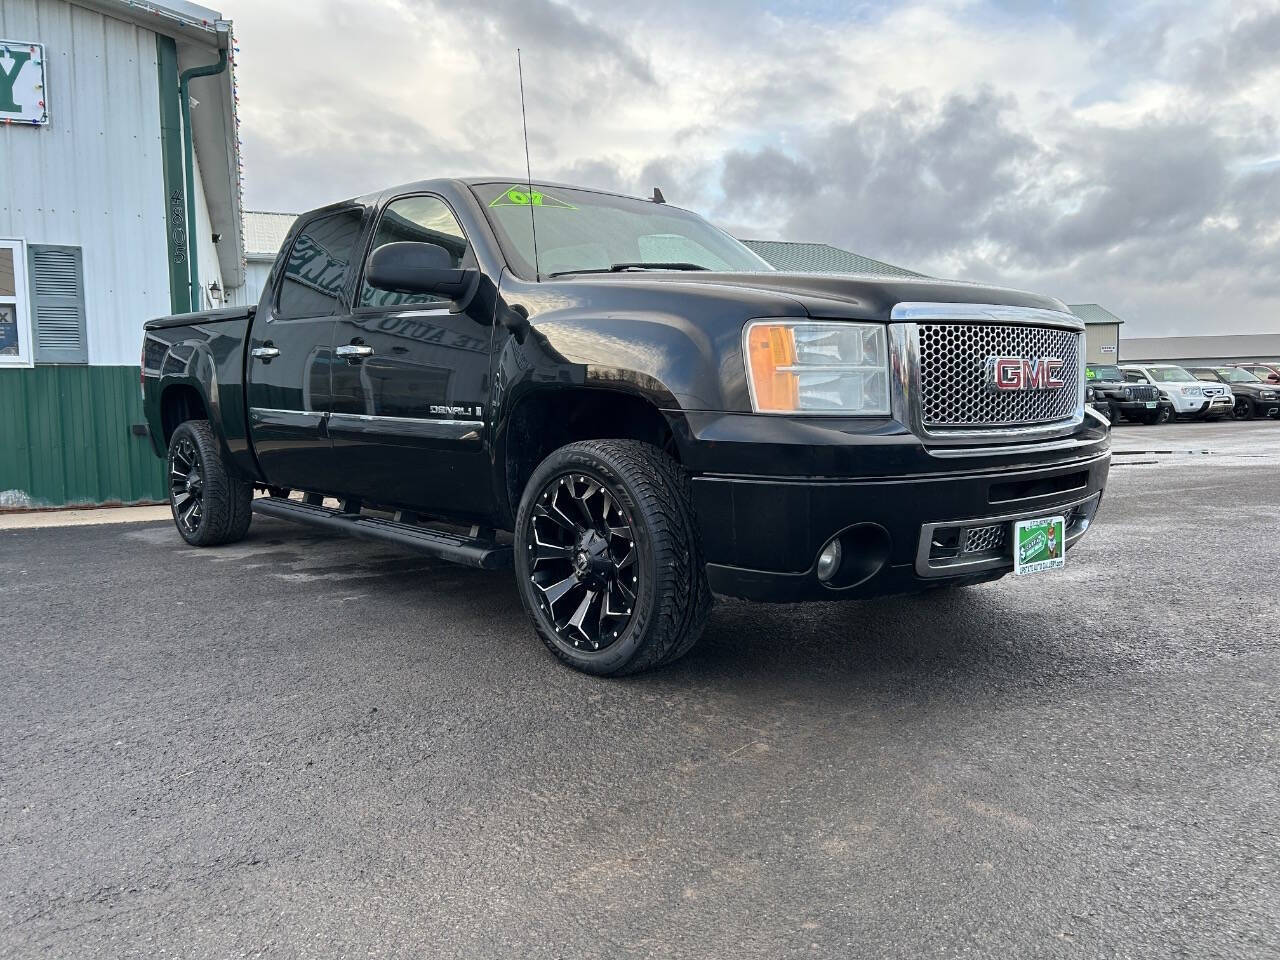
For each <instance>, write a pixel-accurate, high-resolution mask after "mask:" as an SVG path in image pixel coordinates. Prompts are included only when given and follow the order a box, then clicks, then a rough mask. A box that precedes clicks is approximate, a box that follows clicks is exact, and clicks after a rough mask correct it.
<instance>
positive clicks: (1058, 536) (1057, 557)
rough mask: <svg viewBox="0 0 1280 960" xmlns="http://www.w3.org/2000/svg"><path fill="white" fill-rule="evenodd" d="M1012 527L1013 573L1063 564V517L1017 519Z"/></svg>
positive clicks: (1042, 570) (1065, 540)
mask: <svg viewBox="0 0 1280 960" xmlns="http://www.w3.org/2000/svg"><path fill="white" fill-rule="evenodd" d="M1013 530H1014V535H1013V571H1014V573H1016V574H1018V575H1020V576H1021V575H1024V574H1028V573H1042V572H1044V571H1045V570H1056V569H1058V568H1059V567H1062V566H1064V565H1065V564H1066V553H1067V537H1066V523H1065V521H1064V519H1063V518H1062V517H1040V518H1038V519H1036V520H1019V521H1018V522H1017V523H1016V524H1014V528H1013Z"/></svg>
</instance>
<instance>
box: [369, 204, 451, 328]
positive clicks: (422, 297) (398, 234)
mask: <svg viewBox="0 0 1280 960" xmlns="http://www.w3.org/2000/svg"><path fill="white" fill-rule="evenodd" d="M401 241H416V242H418V243H434V244H436V245H437V246H440V247H444V248H445V250H447V251H448V252H449V258H450V264H451V266H453V267H455V268H456V267H460V266H462V265H463V262H464V261H465V260H467V259H468V248H467V237H466V234H464V233H463V232H462V226H461V224H459V223H458V219H457V218H456V217H455V216H454V215H453V211H452V210H450V209H449V207H448V205H447V204H445V202H444V201H443V200H441V199H440V198H439V197H402V198H401V199H399V200H393V201H392V202H391V203H389V204H387V209H386V210H385V211H384V212H383V214H382V219H381V220H379V221H378V230H377V232H376V233H375V234H374V237H373V245H372V246H371V247H370V248H369V255H370V256H372V255H373V251H375V250H377V249H378V248H379V247H381V246H382V245H384V244H387V243H397V242H401ZM365 269H366V271H367V270H368V262H367V261H366V264H365ZM445 299H447V298H445V297H438V296H435V295H434V294H429V293H393V292H392V291H390V290H378V289H375V288H374V287H371V286H369V283H368V281H365V280H362V281H361V283H360V301H359V302H360V306H362V307H399V306H404V305H405V304H411V303H438V302H440V301H442V300H445Z"/></svg>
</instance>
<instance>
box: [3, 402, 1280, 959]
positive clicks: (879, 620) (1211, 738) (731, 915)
mask: <svg viewBox="0 0 1280 960" xmlns="http://www.w3.org/2000/svg"><path fill="white" fill-rule="evenodd" d="M1115 448H1116V450H1117V451H1118V452H1119V453H1118V456H1117V462H1116V465H1115V466H1114V467H1113V469H1112V480H1111V486H1110V487H1109V489H1108V493H1107V497H1106V501H1105V503H1104V505H1103V508H1102V512H1101V515H1100V518H1099V524H1098V526H1097V528H1096V529H1095V530H1094V531H1093V532H1091V533H1090V534H1089V536H1088V537H1086V538H1085V539H1084V541H1082V542H1081V544H1080V546H1079V547H1078V548H1077V549H1075V550H1074V551H1072V553H1071V555H1070V556H1069V559H1068V564H1067V567H1066V569H1065V570H1064V571H1062V572H1061V573H1060V574H1057V575H1052V574H1047V575H1043V576H1040V577H1033V578H1028V579H1024V580H1021V581H1015V580H1014V579H1013V578H1008V579H1006V580H1003V581H1001V582H999V583H997V584H991V585H987V586H983V587H977V588H971V589H968V590H958V591H952V592H947V593H938V594H931V595H926V596H921V597H916V598H906V599H898V600H886V601H877V602H873V603H866V604H852V605H798V606H779V607H762V606H751V605H747V604H742V603H737V602H732V601H725V602H722V603H721V604H720V605H719V606H718V607H717V610H716V612H715V614H714V616H713V618H712V621H711V624H710V626H709V628H708V630H707V633H706V636H705V639H704V640H703V642H702V644H701V645H700V646H699V647H698V648H697V649H696V650H695V651H694V652H693V653H692V654H691V655H690V656H689V657H688V658H686V659H685V660H683V661H681V662H679V663H677V664H676V665H675V666H673V667H671V668H668V669H666V670H663V671H659V672H657V673H654V674H650V675H645V676H641V677H638V678H634V679H629V680H623V681H601V680H596V679H592V678H590V677H587V676H583V675H580V674H577V673H573V672H571V671H568V670H565V669H564V668H562V667H560V666H559V665H557V664H556V662H555V661H554V660H553V659H552V658H551V657H550V656H549V655H548V654H547V653H546V652H545V650H544V649H543V648H542V646H541V645H540V644H539V643H538V642H537V640H536V639H535V638H534V636H533V635H532V631H531V630H530V628H529V626H528V624H527V623H526V621H525V618H524V614H523V612H522V611H521V609H520V605H519V602H518V599H517V597H516V594H515V591H514V589H513V586H512V584H511V579H510V575H509V574H491V573H482V572H479V571H474V570H469V569H462V568H457V567H452V566H448V565H445V564H441V563H437V562H434V561H428V560H422V559H419V558H416V557H413V556H409V555H404V554H400V553H397V552H395V551H392V550H389V549H386V548H384V547H381V546H377V545H371V544H367V543H362V542H358V541H348V540H342V539H333V538H330V537H327V536H324V535H321V534H317V533H315V532H313V531H311V530H308V529H305V528H298V527H293V526H289V525H286V524H283V523H278V522H272V521H263V520H259V521H257V522H256V523H255V526H254V528H253V530H252V531H251V533H250V536H249V538H248V539H247V540H245V541H244V542H242V543H240V544H236V545H234V546H231V547H226V548H220V549H216V550H208V551H196V550H192V549H189V548H187V547H185V546H183V545H182V544H181V542H180V540H179V538H178V536H177V534H176V533H175V532H174V530H173V529H172V526H171V525H170V524H168V523H143V524H124V525H115V526H112V525H104V526H90V527H65V528H51V529H23V530H5V531H0V601H2V602H3V604H4V610H5V618H4V624H5V626H4V630H3V634H2V638H0V677H3V680H0V684H3V693H2V695H0V822H2V823H3V836H4V845H5V848H6V850H7V853H6V856H5V857H4V859H3V861H2V862H0V888H2V889H3V890H4V893H5V897H4V905H3V907H2V908H0V911H2V912H0V955H3V956H37V955H44V956H58V957H75V956H113V957H126V956H139V957H141V956H147V957H158V956H183V957H225V956H228V955H256V954H258V953H264V954H276V955H278V954H289V955H307V956H314V957H326V956H350V955H389V956H406V957H423V956H441V957H445V956H465V957H485V958H491V957H505V956H521V957H577V956H622V955H635V956H651V955H657V956H680V957H685V956H687V957H757V956H758V957H785V956H839V957H851V956H875V957H882V956H896V955H919V956H993V957H1009V956H1027V955H1032V954H1035V955H1048V956H1054V955H1060V956H1179V955H1188V956H1196V957H1208V956H1231V957H1237V956H1239V957H1245V956H1267V955H1275V953H1276V952H1277V951H1280V746H1278V744H1277V740H1276V718H1277V716H1280V690H1278V689H1277V677H1280V643H1278V642H1277V641H1278V640H1280V600H1278V599H1277V593H1278V591H1277V588H1276V580H1277V564H1276V559H1277V553H1278V551H1277V547H1276V544H1277V542H1278V541H1280V521H1278V520H1277V514H1276V490H1277V481H1278V479H1280V424H1275V423H1248V424H1237V423H1223V424H1216V425H1211V424H1197V423H1189V424H1171V425H1166V426H1162V427H1153V428H1144V427H1124V428H1121V429H1119V430H1117V431H1116V434H1115Z"/></svg>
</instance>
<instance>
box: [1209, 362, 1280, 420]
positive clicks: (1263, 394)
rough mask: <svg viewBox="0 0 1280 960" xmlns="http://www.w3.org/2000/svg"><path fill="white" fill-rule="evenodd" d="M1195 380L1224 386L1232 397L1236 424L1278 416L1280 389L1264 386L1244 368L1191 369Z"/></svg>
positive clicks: (1268, 385)
mask: <svg viewBox="0 0 1280 960" xmlns="http://www.w3.org/2000/svg"><path fill="white" fill-rule="evenodd" d="M1189 369H1190V370H1191V372H1192V373H1193V374H1194V375H1195V378H1196V379H1197V380H1204V381H1206V382H1208V383H1225V384H1226V385H1227V386H1229V387H1230V388H1231V392H1232V394H1234V395H1235V406H1234V407H1233V408H1232V412H1233V413H1234V414H1235V418H1236V419H1237V420H1252V419H1253V418H1254V417H1274V416H1277V415H1280V387H1277V386H1273V385H1272V384H1269V383H1264V382H1263V381H1262V380H1260V379H1258V378H1257V377H1255V376H1254V375H1253V374H1252V373H1250V372H1249V371H1248V370H1245V369H1244V368H1243V367H1190V368H1189Z"/></svg>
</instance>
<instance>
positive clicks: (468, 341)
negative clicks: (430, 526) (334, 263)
mask: <svg viewBox="0 0 1280 960" xmlns="http://www.w3.org/2000/svg"><path fill="white" fill-rule="evenodd" d="M406 240H407V241H420V242H421V241H425V242H430V243H435V244H438V245H440V246H442V247H444V248H445V249H446V250H448V251H449V252H450V254H452V257H453V263H454V265H455V266H466V267H471V266H475V258H474V256H473V254H472V251H471V249H470V245H469V244H468V242H467V238H466V236H465V234H464V233H463V230H462V227H461V225H460V224H459V223H458V219H457V217H455V216H454V214H453V212H452V211H451V210H450V208H449V206H448V205H447V204H446V203H445V202H444V201H443V200H442V199H440V198H439V197H436V196H433V195H426V194H423V195H416V196H406V197H398V198H396V199H394V200H392V201H390V202H389V203H388V204H387V205H386V207H385V209H384V210H383V211H382V214H381V216H380V218H379V220H378V224H377V227H376V229H375V231H374V233H373V238H372V240H371V242H370V244H369V249H368V252H369V253H372V251H373V250H376V249H377V248H378V247H379V246H381V245H382V244H385V243H392V242H395V241H406ZM366 263H367V258H366ZM491 319H492V318H491V317H483V316H474V315H473V314H472V313H469V312H460V311H459V309H458V305H457V304H455V303H453V302H451V301H448V300H445V299H442V298H440V297H435V296H430V295H427V294H399V293H389V292H387V291H383V290H376V289H374V288H373V287H371V286H369V285H368V284H367V283H365V282H364V280H363V277H361V279H360V280H359V282H358V286H357V294H356V297H355V307H354V309H353V310H352V311H351V313H350V314H349V315H347V316H343V317H341V318H339V320H338V323H337V326H336V328H335V330H334V344H335V354H336V355H335V358H334V367H333V412H332V415H331V416H330V418H329V435H330V437H331V438H332V440H333V455H334V464H335V467H336V469H337V470H338V471H339V472H340V474H341V476H342V481H343V483H344V484H346V485H347V486H348V487H350V488H351V489H350V491H349V492H350V493H352V494H354V495H356V496H359V497H362V498H364V499H366V500H367V501H369V502H374V503H379V504H383V505H389V506H397V507H405V508H408V509H414V510H420V511H422V512H424V513H429V514H432V515H436V516H444V517H448V518H451V519H458V520H474V521H477V522H484V521H485V520H487V519H488V518H489V517H491V516H492V511H493V490H492V484H491V481H490V469H489V466H488V458H487V455H486V444H485V424H486V422H487V421H488V419H489V418H488V413H489V379H490V378H489V350H490V343H491V341H492V333H493V328H492V326H491V324H490V320H491Z"/></svg>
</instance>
